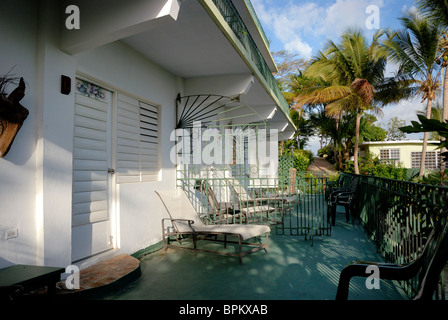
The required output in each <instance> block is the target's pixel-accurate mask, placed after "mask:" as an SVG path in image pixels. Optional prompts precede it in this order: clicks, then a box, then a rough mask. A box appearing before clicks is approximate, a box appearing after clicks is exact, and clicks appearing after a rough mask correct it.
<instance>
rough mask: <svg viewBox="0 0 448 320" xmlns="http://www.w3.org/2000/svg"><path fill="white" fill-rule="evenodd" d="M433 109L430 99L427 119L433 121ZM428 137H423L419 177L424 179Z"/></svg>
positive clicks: (427, 133)
mask: <svg viewBox="0 0 448 320" xmlns="http://www.w3.org/2000/svg"><path fill="white" fill-rule="evenodd" d="M431 108H432V100H431V99H428V104H427V106H426V118H428V119H431ZM428 137H429V132H425V135H424V137H423V147H422V161H421V162H420V172H419V174H418V177H419V178H421V177H423V173H424V171H425V160H426V149H427V147H428Z"/></svg>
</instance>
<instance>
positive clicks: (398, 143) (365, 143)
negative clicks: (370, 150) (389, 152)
mask: <svg viewBox="0 0 448 320" xmlns="http://www.w3.org/2000/svg"><path fill="white" fill-rule="evenodd" d="M406 144H423V140H397V141H370V142H363V143H360V144H359V146H360V147H362V146H370V145H406ZM428 144H440V141H428Z"/></svg>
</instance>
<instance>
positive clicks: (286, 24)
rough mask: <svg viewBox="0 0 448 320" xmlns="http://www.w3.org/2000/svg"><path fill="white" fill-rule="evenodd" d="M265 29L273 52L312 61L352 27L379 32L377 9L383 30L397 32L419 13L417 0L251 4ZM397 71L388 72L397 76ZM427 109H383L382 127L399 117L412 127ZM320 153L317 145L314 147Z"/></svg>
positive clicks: (267, 0) (416, 105)
mask: <svg viewBox="0 0 448 320" xmlns="http://www.w3.org/2000/svg"><path fill="white" fill-rule="evenodd" d="M251 2H252V4H253V6H254V8H255V11H256V13H257V15H258V18H259V19H260V22H261V24H262V26H263V29H264V31H265V33H266V35H267V37H268V39H269V41H270V45H271V51H278V50H282V49H286V50H288V51H290V52H292V53H295V54H297V56H298V57H301V58H305V59H307V58H311V57H313V55H315V54H316V53H317V52H318V51H319V50H322V49H323V47H324V45H325V43H326V41H327V40H328V39H331V40H334V41H335V42H338V39H339V37H340V35H341V34H342V33H343V32H344V31H345V30H346V29H347V28H348V27H358V28H361V29H362V30H363V31H364V34H365V36H366V37H367V38H370V37H371V35H373V34H374V32H375V31H376V30H375V29H369V28H368V27H367V26H366V20H368V19H369V17H370V16H371V12H370V11H369V12H368V13H366V10H367V8H368V7H369V6H372V5H373V6H376V8H378V12H379V21H378V22H379V27H380V28H382V29H388V28H392V29H397V28H399V27H400V21H399V20H398V18H399V17H401V16H403V13H404V12H406V11H407V10H415V9H416V8H415V1H414V0H319V1H309V0H251ZM393 69H394V68H393V67H389V68H388V72H393ZM424 108H425V105H423V104H422V103H421V99H420V98H416V99H413V100H411V101H402V102H400V103H399V104H398V105H392V106H388V107H386V108H384V109H383V116H382V117H378V122H379V124H380V125H381V126H382V127H383V128H384V129H387V124H388V122H389V120H390V119H391V118H392V117H395V116H398V117H399V118H401V119H403V120H405V121H406V122H407V123H409V124H410V121H412V120H417V116H416V112H417V111H420V110H423V109H424ZM420 136H421V135H415V134H414V135H408V139H419V138H420ZM310 145H311V146H309V147H311V149H312V151H314V152H315V151H317V147H316V141H311V143H310Z"/></svg>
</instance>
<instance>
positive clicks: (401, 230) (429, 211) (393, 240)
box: [343, 173, 448, 296]
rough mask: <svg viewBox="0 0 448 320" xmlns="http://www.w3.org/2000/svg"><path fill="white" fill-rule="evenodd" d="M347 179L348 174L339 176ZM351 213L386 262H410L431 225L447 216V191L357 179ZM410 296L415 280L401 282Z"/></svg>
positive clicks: (424, 239)
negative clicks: (353, 213) (352, 211)
mask: <svg viewBox="0 0 448 320" xmlns="http://www.w3.org/2000/svg"><path fill="white" fill-rule="evenodd" d="M343 175H344V176H345V177H347V178H350V177H351V176H353V175H352V174H345V173H344V174H343ZM358 177H359V178H360V183H359V184H358V185H359V186H358V189H357V193H356V198H355V203H354V212H355V214H356V217H357V218H358V219H359V221H360V222H361V224H362V225H363V227H364V229H365V231H366V232H367V234H369V235H370V236H371V238H372V240H373V241H374V243H375V244H376V246H377V249H378V251H379V252H380V253H381V254H382V255H383V256H384V257H385V259H386V261H387V262H391V263H397V264H404V263H409V262H412V261H414V260H415V259H416V258H417V256H418V255H419V253H420V252H421V250H422V249H423V246H424V245H425V243H426V240H427V238H428V235H429V233H430V232H431V230H432V228H433V226H434V224H435V222H436V221H437V220H438V219H441V218H442V217H445V216H446V215H447V214H448V209H447V208H448V188H446V187H441V186H432V185H425V184H418V183H412V182H407V181H398V180H392V179H384V178H378V177H372V176H363V175H360V176H358ZM402 285H403V288H404V289H405V291H406V292H407V293H408V294H409V295H410V296H413V295H414V294H415V292H416V290H417V285H418V283H417V279H414V280H412V281H408V282H403V283H402Z"/></svg>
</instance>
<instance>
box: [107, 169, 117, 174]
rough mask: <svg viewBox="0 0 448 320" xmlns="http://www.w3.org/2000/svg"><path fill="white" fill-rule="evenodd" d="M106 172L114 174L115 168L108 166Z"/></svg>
mask: <svg viewBox="0 0 448 320" xmlns="http://www.w3.org/2000/svg"><path fill="white" fill-rule="evenodd" d="M107 173H110V174H114V173H115V169H112V168H109V169H107Z"/></svg>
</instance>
